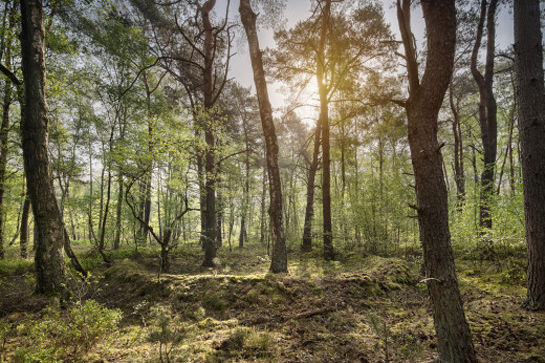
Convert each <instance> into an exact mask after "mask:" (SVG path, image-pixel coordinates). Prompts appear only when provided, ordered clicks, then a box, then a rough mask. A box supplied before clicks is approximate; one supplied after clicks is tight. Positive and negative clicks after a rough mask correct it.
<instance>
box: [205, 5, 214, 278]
mask: <svg viewBox="0 0 545 363" xmlns="http://www.w3.org/2000/svg"><path fill="white" fill-rule="evenodd" d="M215 5H216V1H215V0H208V1H207V2H205V3H204V5H203V6H202V8H201V19H202V23H203V27H204V74H203V90H204V108H205V111H206V112H207V115H206V121H205V126H204V139H205V142H206V152H205V156H204V172H205V185H204V192H205V197H204V198H205V213H204V215H203V216H204V217H205V218H204V220H205V223H204V228H205V229H204V233H203V237H204V240H203V242H204V261H203V263H202V265H203V266H204V267H213V266H214V265H215V263H214V259H215V258H216V250H217V244H216V236H217V229H218V225H217V219H216V190H215V180H216V162H215V156H214V153H215V137H214V123H215V122H214V121H215V120H214V118H215V115H214V114H213V110H212V107H213V106H214V104H213V103H214V101H213V98H214V97H213V92H214V84H213V71H214V64H213V63H214V34H213V31H214V28H213V27H212V23H211V21H210V12H211V11H212V9H213V8H214V6H215Z"/></svg>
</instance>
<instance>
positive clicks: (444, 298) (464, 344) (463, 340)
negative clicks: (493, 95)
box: [397, 0, 477, 362]
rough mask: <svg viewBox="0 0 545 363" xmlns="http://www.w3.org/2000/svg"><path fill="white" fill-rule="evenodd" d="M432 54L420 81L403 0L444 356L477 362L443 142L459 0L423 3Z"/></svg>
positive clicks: (427, 252) (414, 153) (419, 193)
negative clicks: (442, 116) (452, 227)
mask: <svg viewBox="0 0 545 363" xmlns="http://www.w3.org/2000/svg"><path fill="white" fill-rule="evenodd" d="M421 5H422V9H423V13H424V19H425V22H426V30H427V34H428V39H427V42H428V53H427V60H426V69H425V72H424V75H423V78H422V82H420V80H419V75H418V66H417V63H416V62H417V61H416V56H415V54H416V52H415V49H414V43H413V41H412V39H413V38H412V31H411V27H410V0H403V6H402V5H401V0H398V1H397V10H398V21H399V26H400V30H401V33H402V38H403V44H404V46H405V50H406V51H405V56H406V60H407V69H408V71H409V84H410V89H409V99H408V101H407V104H406V110H407V118H408V121H409V125H408V126H409V146H410V150H411V159H412V164H413V169H414V175H415V182H416V200H417V205H416V206H413V207H414V209H416V210H417V212H418V222H419V227H420V238H421V241H422V247H423V252H424V268H425V272H426V277H427V283H428V291H429V293H430V300H431V306H432V313H433V319H434V325H435V331H436V333H437V342H438V351H439V360H441V361H444V362H476V361H477V359H476V356H475V349H474V347H473V342H472V339H471V332H470V330H469V325H468V324H467V321H466V319H465V314H464V310H463V306H462V298H461V296H460V291H459V289H458V281H457V278H456V272H455V266H454V256H453V252H452V246H451V242H450V232H449V225H448V195H447V189H446V186H445V179H444V177H443V167H442V157H441V152H440V149H441V147H440V146H439V143H438V141H437V128H438V124H437V118H438V114H439V109H440V108H441V104H442V102H443V97H444V95H445V92H446V90H447V87H448V84H449V82H450V79H451V77H452V69H453V64H454V50H455V42H456V8H455V5H454V0H433V1H427V2H422V4H421Z"/></svg>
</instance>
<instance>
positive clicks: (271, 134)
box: [239, 0, 288, 273]
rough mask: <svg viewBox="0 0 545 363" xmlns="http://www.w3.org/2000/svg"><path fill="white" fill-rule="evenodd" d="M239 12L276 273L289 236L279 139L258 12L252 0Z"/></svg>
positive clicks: (283, 263)
mask: <svg viewBox="0 0 545 363" xmlns="http://www.w3.org/2000/svg"><path fill="white" fill-rule="evenodd" d="M239 12H240V17H241V19H242V24H243V25H244V30H245V32H246V37H247V39H248V46H249V48H250V58H251V61H252V70H253V73H254V82H255V87H256V90H257V98H258V101H259V114H260V116H261V125H262V127H263V134H264V136H265V145H266V150H267V156H266V159H267V169H268V173H269V193H270V197H271V205H270V207H269V215H270V219H271V236H272V243H273V252H272V258H271V267H270V270H271V272H273V273H281V272H288V256H287V251H286V239H285V236H284V227H283V225H282V185H281V182H280V167H279V165H278V152H279V150H278V140H277V137H276V130H275V128H274V122H273V115H272V108H271V104H270V101H269V95H268V92H267V83H266V81H265V72H264V70H263V60H262V54H261V50H260V49H259V39H258V37H257V29H256V18H257V15H256V14H255V13H254V12H253V11H252V8H251V6H250V0H241V1H240V7H239Z"/></svg>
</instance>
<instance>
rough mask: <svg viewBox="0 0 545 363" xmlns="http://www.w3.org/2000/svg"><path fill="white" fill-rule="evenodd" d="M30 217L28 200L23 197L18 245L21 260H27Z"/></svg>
mask: <svg viewBox="0 0 545 363" xmlns="http://www.w3.org/2000/svg"><path fill="white" fill-rule="evenodd" d="M29 215H30V199H29V198H28V197H27V196H26V195H25V201H24V204H23V213H22V214H21V233H20V234H19V245H20V250H21V258H28V217H29Z"/></svg>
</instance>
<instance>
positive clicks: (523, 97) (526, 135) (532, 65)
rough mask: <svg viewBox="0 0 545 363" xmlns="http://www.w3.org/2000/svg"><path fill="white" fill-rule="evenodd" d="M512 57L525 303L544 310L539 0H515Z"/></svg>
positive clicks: (544, 92)
mask: <svg viewBox="0 0 545 363" xmlns="http://www.w3.org/2000/svg"><path fill="white" fill-rule="evenodd" d="M514 11H515V25H514V26H515V59H516V74H517V96H518V104H519V130H520V147H521V153H522V181H523V189H524V215H525V220H526V243H527V246H528V252H527V254H528V269H527V285H528V290H527V295H526V301H525V302H524V306H525V307H526V308H527V309H530V310H544V309H545V144H543V140H544V139H545V86H544V82H543V53H542V52H543V46H542V33H541V27H540V10H539V0H515V9H514Z"/></svg>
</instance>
